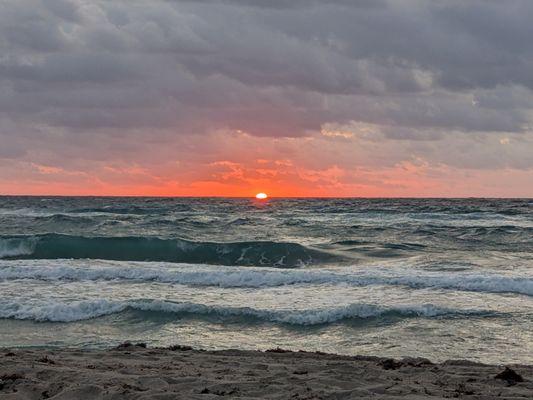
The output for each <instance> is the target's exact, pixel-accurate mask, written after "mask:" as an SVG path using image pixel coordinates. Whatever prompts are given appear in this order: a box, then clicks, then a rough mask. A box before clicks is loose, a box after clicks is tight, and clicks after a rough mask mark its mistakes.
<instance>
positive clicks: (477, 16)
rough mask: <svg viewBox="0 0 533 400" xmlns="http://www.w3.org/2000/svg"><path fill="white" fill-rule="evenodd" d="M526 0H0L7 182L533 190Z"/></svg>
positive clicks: (314, 192)
mask: <svg viewBox="0 0 533 400" xmlns="http://www.w3.org/2000/svg"><path fill="white" fill-rule="evenodd" d="M532 15H533V1H531V0H506V1H500V0H484V1H481V0H469V1H464V0H446V1H425V0H424V1H423V0H328V1H327V2H325V1H318V0H269V1H266V0H265V1H259V0H240V1H238V0H196V1H177V0H175V1H173V0H166V1H162V0H113V1H100V0H91V1H89V0H0V194H33V195H41V194H56V195H146V196H154V195H162V196H252V195H254V194H255V193H257V192H260V191H262V192H266V193H268V194H269V195H271V196H356V197H359V196H361V197H374V196H376V197H405V196H407V197H411V196H412V197H418V196H423V197H440V196H445V197H467V196H476V197H477V196H480V197H533V45H532V44H531V43H532V42H531V40H532V38H533V24H532V23H531V16H532Z"/></svg>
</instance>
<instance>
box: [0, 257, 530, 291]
mask: <svg viewBox="0 0 533 400" xmlns="http://www.w3.org/2000/svg"><path fill="white" fill-rule="evenodd" d="M20 251H26V250H25V249H20ZM0 279H2V280H12V279H37V280H52V281H53V280H71V281H98V280H130V281H141V282H142V281H156V282H161V283H176V284H182V285H196V286H218V287H226V288H233V287H234V288H239V287H243V288H262V287H276V286H284V285H297V284H310V285H320V284H329V285H338V284H343V285H351V286H370V285H391V286H393V285H397V286H407V287H410V288H415V289H419V288H437V289H451V290H461V291H472V292H487V293H518V294H525V295H529V296H533V277H529V276H528V277H517V276H506V275H498V274H493V273H485V274H479V273H472V272H458V271H452V272H450V271H440V272H428V271H422V270H414V269H410V270H409V269H394V268H374V269H366V270H348V271H345V270H337V271H334V270H302V269H298V270H287V269H283V270H281V269H276V268H254V267H246V268H235V267H222V266H204V265H191V264H165V263H120V262H105V261H100V263H99V266H95V265H94V263H83V262H82V263H74V262H71V261H69V260H53V261H47V260H39V264H35V261H31V262H29V261H4V262H2V264H0Z"/></svg>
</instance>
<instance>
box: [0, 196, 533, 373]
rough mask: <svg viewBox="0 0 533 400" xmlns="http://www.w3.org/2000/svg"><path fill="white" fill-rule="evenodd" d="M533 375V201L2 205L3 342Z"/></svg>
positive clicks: (84, 200) (43, 200)
mask: <svg viewBox="0 0 533 400" xmlns="http://www.w3.org/2000/svg"><path fill="white" fill-rule="evenodd" d="M125 340H131V341H134V342H145V343H147V344H149V345H153V346H168V345H173V344H181V345H190V346H194V347H200V348H205V349H225V348H241V349H262V350H264V349H269V348H274V347H278V346H279V347H282V348H287V349H293V350H308V351H323V352H333V353H339V354H360V355H379V356H391V357H401V356H422V357H427V358H430V359H432V360H435V361H442V360H446V359H458V358H460V359H465V358H466V359H470V360H474V361H481V362H488V363H510V362H517V363H531V362H533V200H519V199H516V200H514V199H502V200H492V199H281V198H280V199H267V200H263V201H259V200H255V199H243V198H238V199H237V198H235V199H230V198H209V199H208V198H96V197H95V198H93V197H0V346H3V347H31V346H61V347H74V348H107V347H110V346H115V345H117V344H118V343H120V342H123V341H125Z"/></svg>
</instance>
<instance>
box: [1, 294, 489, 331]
mask: <svg viewBox="0 0 533 400" xmlns="http://www.w3.org/2000/svg"><path fill="white" fill-rule="evenodd" d="M128 309H131V310H137V311H149V312H154V313H165V314H176V315H178V316H179V315H183V316H187V315H188V316H214V317H218V318H225V317H226V318H227V317H241V318H245V319H246V318H248V319H254V320H259V321H265V322H275V323H281V324H290V325H304V326H305V325H321V324H330V323H335V322H338V321H343V320H353V319H367V318H376V317H382V316H397V317H425V318H432V317H439V316H448V317H454V316H469V315H478V316H484V315H485V316H486V315H491V314H494V313H491V312H489V311H483V310H459V309H450V308H443V307H438V306H435V305H432V304H420V305H416V304H415V305H398V306H393V307H383V306H378V305H374V304H358V303H355V304H349V305H346V306H340V307H335V308H325V309H307V310H264V309H256V308H251V307H231V306H216V305H205V304H197V303H188V302H185V303H174V302H169V301H160V300H130V301H111V300H83V301H73V302H69V303H66V302H56V301H51V302H49V303H46V304H38V305H35V304H20V303H17V302H9V301H6V300H4V301H1V302H0V318H4V319H6V318H9V319H21V320H34V321H39V322H44V321H50V322H73V321H82V320H88V319H93V318H98V317H102V316H105V315H110V314H116V313H120V312H123V311H126V310H128Z"/></svg>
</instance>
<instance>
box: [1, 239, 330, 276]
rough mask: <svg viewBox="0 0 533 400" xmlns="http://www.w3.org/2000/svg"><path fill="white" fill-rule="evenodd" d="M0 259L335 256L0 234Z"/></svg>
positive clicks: (262, 244) (254, 244)
mask: <svg viewBox="0 0 533 400" xmlns="http://www.w3.org/2000/svg"><path fill="white" fill-rule="evenodd" d="M0 258H10V259H29V258H31V259H59V258H64V259H69V258H71V259H85V258H90V259H103V260H117V261H166V262H175V263H178V262H181V263H198V264H218V265H256V266H276V267H288V268H290V267H297V266H302V265H306V264H310V263H317V264H319V263H322V262H328V261H333V260H336V259H337V260H340V259H341V258H340V257H339V256H336V255H333V254H329V253H327V252H325V251H320V250H316V249H312V248H308V247H306V246H303V245H300V244H297V243H288V242H270V241H250V242H233V243H216V242H193V241H187V240H183V239H161V238H157V237H132V236H128V237H104V236H101V237H84V236H71V235H61V234H53V233H51V234H44V235H34V236H11V237H5V236H4V237H0Z"/></svg>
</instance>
